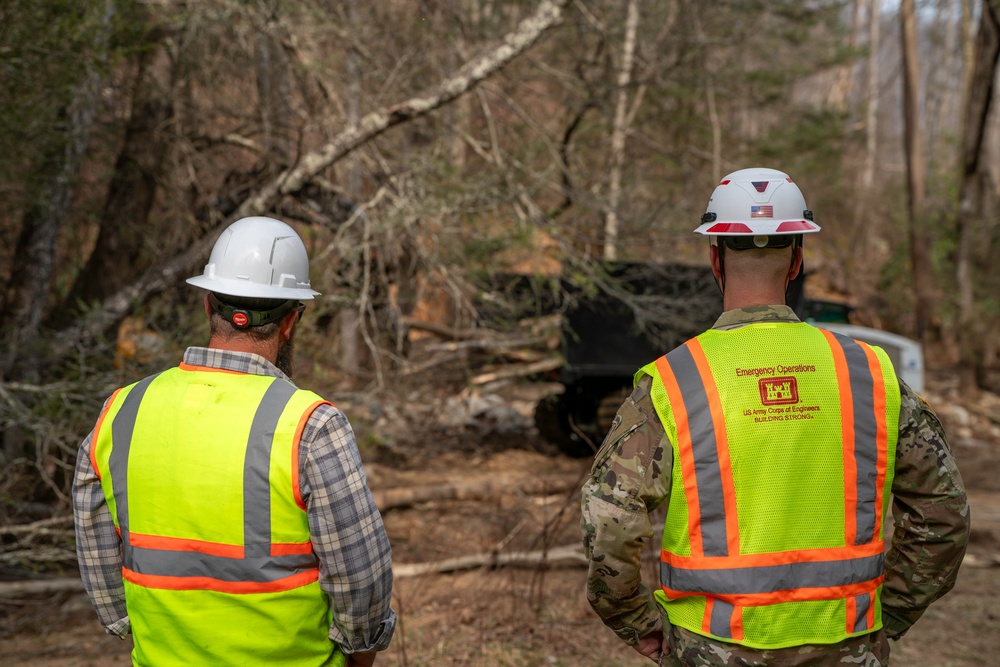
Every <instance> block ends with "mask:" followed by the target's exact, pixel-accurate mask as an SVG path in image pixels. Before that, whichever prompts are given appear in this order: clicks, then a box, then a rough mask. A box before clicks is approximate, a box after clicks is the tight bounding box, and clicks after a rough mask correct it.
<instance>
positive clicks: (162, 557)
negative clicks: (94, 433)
mask: <svg viewBox="0 0 1000 667" xmlns="http://www.w3.org/2000/svg"><path fill="white" fill-rule="evenodd" d="M152 379H153V378H147V379H145V380H143V381H142V382H140V383H139V384H138V385H137V386H136V387H134V388H133V389H132V391H131V392H129V394H128V396H126V398H125V401H124V403H123V404H122V407H121V409H120V410H119V412H118V415H117V416H116V417H115V421H114V425H113V427H112V438H113V445H112V448H111V462H110V468H111V474H112V480H113V484H114V489H115V490H114V493H115V502H116V504H117V507H118V517H119V525H120V527H121V530H122V556H123V565H124V566H125V567H126V568H127V569H130V570H132V571H134V572H137V573H139V574H146V575H159V576H170V577H209V578H213V579H218V580H221V581H229V582H254V583H264V582H269V581H275V580H278V579H281V578H283V577H288V576H290V575H293V574H296V573H298V572H303V571H305V570H310V569H315V568H316V566H317V560H316V556H315V555H314V554H311V553H310V554H290V555H285V556H272V555H271V483H270V465H271V447H272V445H273V443H274V434H275V431H276V430H277V426H278V420H279V419H280V418H281V413H282V412H283V411H284V409H285V406H286V405H287V404H288V401H289V400H290V399H291V398H292V396H293V395H294V394H295V392H296V389H295V387H294V386H293V385H291V384H290V383H288V382H284V381H281V380H277V379H276V380H275V381H273V382H272V383H271V384H270V385H269V386H268V388H267V390H266V391H265V392H264V396H263V398H262V399H261V402H260V405H259V406H258V407H257V411H256V413H255V414H254V418H253V421H252V422H251V426H250V434H249V436H248V438H247V450H246V457H245V459H244V466H243V484H244V488H243V530H244V544H243V548H244V558H242V559H237V558H226V557H224V556H211V555H207V554H202V553H197V552H190V551H174V550H162V549H149V548H143V547H134V546H132V545H131V543H130V540H129V537H128V529H127V525H128V489H127V479H128V477H127V471H128V456H129V449H130V446H131V441H132V435H133V432H134V430H135V422H136V417H137V415H138V411H139V404H140V402H141V400H142V397H143V394H145V392H146V389H147V387H148V386H149V383H150V382H151V381H152Z"/></svg>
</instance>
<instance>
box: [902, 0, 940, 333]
mask: <svg viewBox="0 0 1000 667" xmlns="http://www.w3.org/2000/svg"><path fill="white" fill-rule="evenodd" d="M899 14H900V20H901V23H902V25H901V28H902V29H901V30H900V36H901V53H902V56H903V125H904V135H905V137H904V141H905V147H906V175H907V195H908V196H907V206H908V213H909V226H908V234H907V236H908V239H909V244H910V270H911V273H912V276H913V297H914V328H915V330H916V337H917V339H918V340H920V341H921V342H922V343H924V344H925V345H926V343H927V342H928V336H929V327H930V322H931V316H932V314H933V312H934V298H933V273H932V266H931V259H930V243H929V241H928V238H927V230H926V219H925V218H926V208H927V204H926V199H927V195H926V192H927V191H926V165H925V163H924V151H923V132H922V131H921V126H920V90H919V87H920V75H919V56H918V44H917V19H916V8H915V2H914V0H902V2H901V3H900V6H899Z"/></svg>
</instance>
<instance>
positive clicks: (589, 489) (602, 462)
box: [581, 376, 672, 645]
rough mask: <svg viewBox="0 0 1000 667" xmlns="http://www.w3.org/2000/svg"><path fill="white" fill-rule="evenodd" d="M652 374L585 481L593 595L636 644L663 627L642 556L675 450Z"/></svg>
mask: <svg viewBox="0 0 1000 667" xmlns="http://www.w3.org/2000/svg"><path fill="white" fill-rule="evenodd" d="M650 382H651V378H649V377H648V376H646V377H645V378H643V379H642V380H641V381H640V383H639V384H638V385H637V386H636V388H635V390H634V391H633V392H632V395H631V396H630V397H629V398H628V399H626V401H625V403H623V404H622V406H621V408H620V409H619V410H618V414H617V415H616V416H615V420H614V422H613V424H612V426H611V430H610V431H609V432H608V435H607V437H605V439H604V443H603V444H602V445H601V449H600V450H599V451H598V452H597V455H596V457H595V459H594V466H593V469H592V470H591V474H590V477H589V479H588V480H587V481H586V483H584V485H583V489H582V496H583V498H582V512H583V516H582V520H581V527H582V532H583V544H584V549H585V551H586V553H587V556H588V559H589V561H590V570H589V573H588V575H587V600H588V601H589V602H590V605H591V606H592V607H593V608H594V611H596V612H597V615H598V616H600V617H601V620H602V621H604V623H605V625H607V626H608V627H610V628H611V629H612V630H614V631H615V634H617V635H618V636H619V637H620V638H621V639H622V640H623V641H624V642H625V643H626V644H629V645H634V644H635V643H636V642H638V641H639V639H640V638H641V637H644V636H646V635H647V634H649V633H650V632H653V631H655V630H658V629H660V627H661V620H660V612H659V607H658V606H657V605H656V603H655V601H654V600H653V598H652V596H651V595H650V591H649V589H648V588H646V587H645V586H644V585H643V583H642V568H641V557H642V551H643V545H644V543H645V542H646V541H647V540H649V539H651V538H652V537H653V527H652V524H651V523H650V519H649V512H650V511H652V510H653V509H655V508H656V507H657V506H659V505H660V504H662V503H663V502H664V501H665V500H666V498H667V494H668V492H669V489H670V470H671V465H672V450H671V448H670V446H669V444H668V442H667V439H666V437H665V436H664V430H663V426H662V424H661V423H660V420H659V418H658V417H657V415H656V411H655V410H654V409H653V404H652V401H651V399H650V397H649V388H650Z"/></svg>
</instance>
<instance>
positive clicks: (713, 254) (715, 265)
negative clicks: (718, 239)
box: [708, 244, 722, 279]
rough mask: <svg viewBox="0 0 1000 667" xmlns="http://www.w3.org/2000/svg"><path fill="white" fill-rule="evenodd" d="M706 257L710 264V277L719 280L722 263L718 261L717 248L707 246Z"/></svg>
mask: <svg viewBox="0 0 1000 667" xmlns="http://www.w3.org/2000/svg"><path fill="white" fill-rule="evenodd" d="M708 256H709V259H710V261H711V262H712V275H713V276H715V277H716V278H717V279H721V278H722V262H721V261H720V260H719V246H717V245H714V244H713V245H710V246H709V251H708Z"/></svg>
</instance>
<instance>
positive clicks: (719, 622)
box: [708, 598, 736, 639]
mask: <svg viewBox="0 0 1000 667" xmlns="http://www.w3.org/2000/svg"><path fill="white" fill-rule="evenodd" d="M735 611H736V607H734V606H733V605H731V604H729V603H728V602H726V601H725V600H720V599H718V598H716V599H715V601H714V602H713V603H712V618H711V619H710V620H709V626H708V630H709V632H711V633H712V634H713V635H715V636H716V637H723V638H725V639H732V638H733V629H732V621H733V613H734V612H735Z"/></svg>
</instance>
